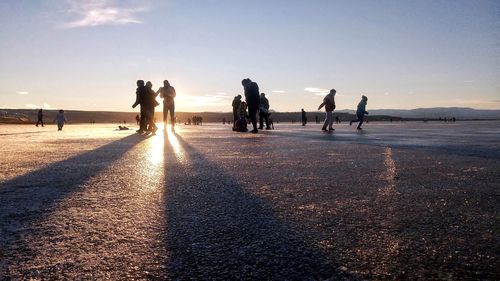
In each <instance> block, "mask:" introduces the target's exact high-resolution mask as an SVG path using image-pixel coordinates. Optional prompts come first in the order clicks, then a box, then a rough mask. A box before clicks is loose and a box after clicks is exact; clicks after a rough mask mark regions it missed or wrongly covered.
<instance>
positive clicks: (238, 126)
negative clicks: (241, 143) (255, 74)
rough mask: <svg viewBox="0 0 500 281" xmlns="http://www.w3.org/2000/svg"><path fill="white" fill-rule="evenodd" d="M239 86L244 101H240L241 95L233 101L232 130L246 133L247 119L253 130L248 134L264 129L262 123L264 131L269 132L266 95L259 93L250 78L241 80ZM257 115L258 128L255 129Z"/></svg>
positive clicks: (269, 124)
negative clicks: (241, 87) (241, 89)
mask: <svg viewBox="0 0 500 281" xmlns="http://www.w3.org/2000/svg"><path fill="white" fill-rule="evenodd" d="M241 85H242V86H243V90H244V93H245V101H242V100H241V98H242V97H241V95H237V96H236V97H234V99H233V103H232V106H233V130H234V131H239V132H247V131H248V129H247V118H248V119H249V120H250V122H251V123H252V126H253V130H252V131H250V132H252V133H258V132H259V130H262V129H264V122H265V123H266V130H270V129H271V122H270V120H269V116H270V115H271V114H270V112H269V100H268V99H267V98H266V94H265V93H260V91H259V85H257V83H256V82H254V81H252V80H250V78H246V79H243V80H242V81H241ZM257 113H259V125H260V126H259V127H257Z"/></svg>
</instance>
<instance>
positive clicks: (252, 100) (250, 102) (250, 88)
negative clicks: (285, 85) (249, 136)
mask: <svg viewBox="0 0 500 281" xmlns="http://www.w3.org/2000/svg"><path fill="white" fill-rule="evenodd" d="M241 85H243V88H244V90H245V100H246V104H247V106H248V115H249V116H250V121H251V122H252V126H253V130H252V131H251V132H252V133H258V132H259V130H257V111H258V110H259V105H260V95H259V93H260V91H259V85H257V83H255V82H253V81H252V80H250V79H249V78H246V79H243V80H242V81H241Z"/></svg>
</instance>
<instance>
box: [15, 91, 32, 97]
mask: <svg viewBox="0 0 500 281" xmlns="http://www.w3.org/2000/svg"><path fill="white" fill-rule="evenodd" d="M17 94H18V95H23V96H24V95H27V94H29V92H26V91H19V92H17Z"/></svg>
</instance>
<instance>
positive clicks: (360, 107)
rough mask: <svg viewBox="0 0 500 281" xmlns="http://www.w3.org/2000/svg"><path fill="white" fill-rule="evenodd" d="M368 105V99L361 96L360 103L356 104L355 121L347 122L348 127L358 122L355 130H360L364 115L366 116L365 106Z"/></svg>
mask: <svg viewBox="0 0 500 281" xmlns="http://www.w3.org/2000/svg"><path fill="white" fill-rule="evenodd" d="M367 103H368V98H367V97H366V96H364V95H363V96H361V101H360V102H359V103H358V109H357V110H356V117H357V119H356V120H351V122H349V126H352V123H353V122H359V124H358V127H356V129H357V130H362V129H361V125H362V124H363V121H364V118H365V114H368V111H366V104H367Z"/></svg>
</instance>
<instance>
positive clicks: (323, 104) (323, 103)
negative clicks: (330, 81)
mask: <svg viewBox="0 0 500 281" xmlns="http://www.w3.org/2000/svg"><path fill="white" fill-rule="evenodd" d="M323 106H325V101H323V102H322V103H321V104H320V105H319V106H318V110H320V109H321V108H323Z"/></svg>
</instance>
